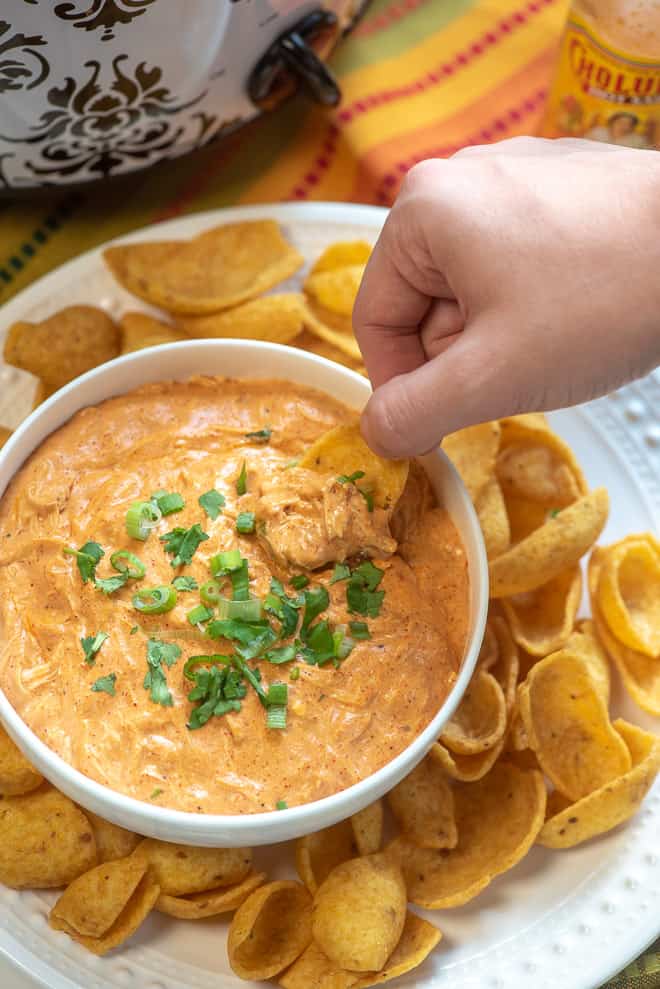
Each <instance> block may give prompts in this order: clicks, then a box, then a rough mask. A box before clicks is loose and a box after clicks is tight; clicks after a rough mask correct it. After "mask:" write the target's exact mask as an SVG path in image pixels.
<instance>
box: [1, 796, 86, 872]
mask: <svg viewBox="0 0 660 989" xmlns="http://www.w3.org/2000/svg"><path fill="white" fill-rule="evenodd" d="M94 865H96V842H95V840H94V834H93V832H92V829H91V826H90V824H89V821H88V820H87V818H86V817H85V815H84V814H83V812H82V811H81V810H78V808H77V807H76V805H75V804H74V803H73V802H72V801H71V800H69V798H68V797H65V796H64V794H63V793H59V792H58V791H57V790H55V789H54V788H53V787H52V786H50V785H49V784H44V785H42V786H40V787H39V789H38V790H33V791H32V792H31V793H26V794H25V795H23V796H19V797H5V798H4V799H3V800H0V882H1V883H4V884H5V886H13V887H14V888H16V889H23V888H24V887H26V886H31V887H33V888H34V889H49V888H51V887H54V886H66V884H67V883H70V882H71V881H72V880H73V879H76V878H77V876H80V875H82V873H83V872H86V871H87V870H88V869H91V868H92V866H94Z"/></svg>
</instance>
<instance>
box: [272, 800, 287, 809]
mask: <svg viewBox="0 0 660 989" xmlns="http://www.w3.org/2000/svg"><path fill="white" fill-rule="evenodd" d="M275 810H288V804H287V802H286V800H278V801H277V803H276V804H275Z"/></svg>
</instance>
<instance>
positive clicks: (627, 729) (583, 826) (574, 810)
mask: <svg viewBox="0 0 660 989" xmlns="http://www.w3.org/2000/svg"><path fill="white" fill-rule="evenodd" d="M614 727H615V729H616V730H617V732H618V733H619V735H620V736H621V738H622V739H623V740H624V742H625V743H626V745H627V747H628V749H629V751H630V756H631V761H632V768H631V769H630V770H628V772H627V773H624V774H623V775H622V776H619V777H617V778H616V779H614V780H611V781H610V782H609V783H607V784H606V785H605V786H602V787H600V788H599V789H598V790H594V791H593V793H590V794H588V796H586V797H583V798H582V800H578V801H576V802H575V803H571V804H569V806H567V807H564V808H557V810H556V813H555V814H554V815H553V816H552V817H549V818H548V819H547V820H546V822H545V824H544V825H543V827H542V829H541V832H540V834H539V836H538V842H539V844H541V845H545V846H546V847H547V848H572V847H573V846H574V845H579V844H580V843H581V842H583V841H587V840H588V839H589V838H593V837H595V836H596V835H599V834H603V833H604V832H605V831H610V830H611V829H612V828H615V827H616V826H617V825H618V824H622V823H623V822H624V821H627V820H628V818H630V817H632V816H633V814H636V813H637V811H638V810H639V807H640V804H641V802H642V800H643V799H644V797H645V796H646V794H647V793H648V791H649V790H650V788H651V786H652V785H653V781H654V780H655V778H656V776H657V775H658V772H660V738H659V737H658V736H657V735H654V734H652V733H651V732H647V731H643V730H642V729H641V728H639V727H638V726H637V725H631V724H628V723H627V722H626V721H623V720H621V719H617V720H616V721H615V722H614Z"/></svg>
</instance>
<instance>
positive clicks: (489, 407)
mask: <svg viewBox="0 0 660 989" xmlns="http://www.w3.org/2000/svg"><path fill="white" fill-rule="evenodd" d="M518 378H519V375H516V374H515V371H514V369H513V368H512V367H511V364H510V362H505V360H504V358H503V355H502V354H501V353H499V354H498V353H497V352H495V351H494V350H493V349H492V348H491V347H489V346H487V345H486V346H485V345H484V341H483V338H482V340H481V343H480V345H478V344H477V342H476V341H472V340H469V339H468V338H467V337H466V336H464V335H461V337H459V338H458V339H457V340H456V341H455V342H453V343H452V344H451V346H450V347H448V348H447V349H446V350H445V351H444V352H443V353H440V354H439V355H438V356H436V357H434V358H433V359H432V360H430V361H428V362H427V363H426V364H423V365H422V366H421V367H419V368H417V369H416V370H414V371H411V372H409V373H408V374H400V375H398V376H397V377H395V378H391V379H390V380H389V381H387V382H386V383H385V384H383V385H381V386H380V387H379V388H377V389H376V390H375V392H374V393H373V395H372V396H371V398H370V399H369V402H368V403H367V406H366V408H365V409H364V411H363V413H362V421H361V428H362V433H363V435H364V438H365V440H366V441H367V443H368V444H369V446H370V447H371V448H372V450H374V451H375V452H376V453H378V454H380V455H381V456H383V457H413V456H420V455H422V454H424V453H428V452H429V451H430V450H432V449H434V448H435V447H436V446H437V445H438V444H439V443H440V442H441V440H442V438H443V437H444V436H446V435H447V433H453V432H455V431H456V430H457V429H462V428H463V427H465V426H471V425H474V424H475V423H478V422H485V421H486V420H489V419H496V418H499V417H501V416H504V415H514V414H515V413H517V412H519V411H521V407H520V406H521V405H522V404H524V400H522V401H521V396H520V395H519V394H518V391H519V389H518V388H517V387H516V379H518Z"/></svg>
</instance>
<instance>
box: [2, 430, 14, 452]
mask: <svg viewBox="0 0 660 989" xmlns="http://www.w3.org/2000/svg"><path fill="white" fill-rule="evenodd" d="M11 434H12V430H11V429H7V428H6V427H5V426H0V450H1V449H2V447H3V446H4V445H5V443H6V442H7V440H8V439H9V437H10V436H11Z"/></svg>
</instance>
